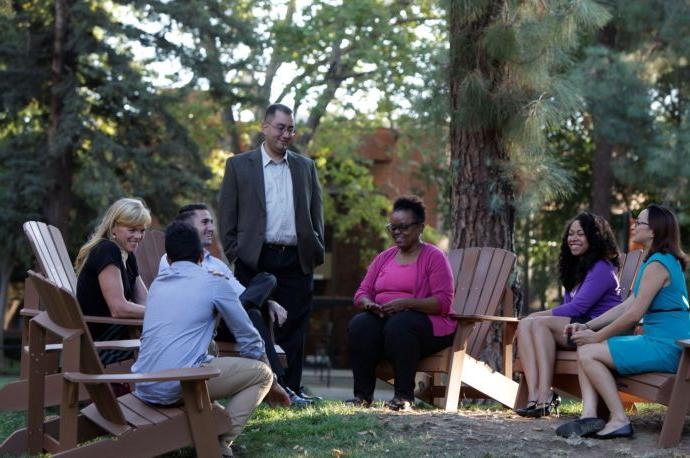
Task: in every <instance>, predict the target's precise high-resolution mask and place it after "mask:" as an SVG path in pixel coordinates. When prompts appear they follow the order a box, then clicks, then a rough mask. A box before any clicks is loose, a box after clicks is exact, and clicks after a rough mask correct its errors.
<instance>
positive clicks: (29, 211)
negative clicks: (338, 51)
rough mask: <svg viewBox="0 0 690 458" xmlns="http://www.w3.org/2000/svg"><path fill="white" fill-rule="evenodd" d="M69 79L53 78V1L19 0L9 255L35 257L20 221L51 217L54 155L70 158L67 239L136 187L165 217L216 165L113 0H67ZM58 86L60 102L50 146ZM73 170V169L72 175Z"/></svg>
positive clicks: (9, 74)
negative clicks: (130, 43) (143, 61)
mask: <svg viewBox="0 0 690 458" xmlns="http://www.w3.org/2000/svg"><path fill="white" fill-rule="evenodd" d="M67 5H68V11H67V12H66V16H67V21H66V29H65V41H64V47H63V51H64V68H63V69H61V70H62V74H63V77H62V82H61V83H60V84H59V85H58V86H56V85H55V84H54V82H53V80H52V77H51V63H52V46H53V38H54V37H53V15H54V4H53V2H48V1H39V2H29V1H18V2H13V4H12V8H13V11H12V12H13V14H12V16H11V17H10V16H4V15H0V37H1V42H2V43H3V44H2V46H0V94H2V96H1V99H0V100H1V103H2V108H3V109H2V111H1V114H0V177H1V178H2V185H0V194H1V198H2V200H3V212H2V229H0V231H2V237H3V239H4V240H5V241H6V243H4V244H3V253H2V254H3V256H10V257H11V258H12V259H13V262H15V263H18V262H20V261H21V260H22V259H23V260H26V259H27V258H28V256H27V244H26V243H25V240H24V237H23V235H22V232H21V223H22V222H24V221H26V220H29V219H44V217H43V216H42V212H43V208H44V205H45V203H46V202H47V201H49V200H50V199H53V198H55V197H54V196H52V195H51V194H50V192H51V189H53V186H54V185H55V183H56V180H62V179H65V178H64V177H58V176H56V175H55V173H54V170H52V168H51V166H50V164H51V163H52V162H51V161H52V160H53V159H56V158H61V159H60V160H62V161H68V163H70V164H71V165H70V166H69V167H70V168H68V169H67V170H68V174H69V175H68V176H67V178H66V179H71V182H72V185H71V189H70V192H71V195H72V206H71V208H70V207H66V208H63V209H62V211H64V212H69V216H70V227H69V230H68V233H67V234H66V236H67V238H68V243H69V244H70V245H71V247H72V248H76V247H77V246H78V245H80V244H81V243H83V241H84V238H85V237H86V235H87V234H88V232H89V231H90V229H91V227H93V224H94V222H95V220H96V219H97V217H98V215H99V214H100V213H102V212H103V210H104V209H105V208H106V207H107V206H108V205H109V204H110V203H112V201H113V200H115V199H116V198H118V197H121V196H123V195H136V196H139V197H142V198H144V199H145V200H146V202H147V203H148V204H149V205H150V206H151V208H152V210H153V211H154V214H156V215H157V216H158V217H159V218H161V220H163V221H165V220H166V219H167V218H169V217H171V216H172V215H173V214H174V212H175V210H176V206H177V205H178V204H179V202H180V201H181V200H186V199H188V198H190V197H191V196H192V195H195V196H199V195H203V194H204V192H205V191H204V190H203V188H202V183H203V179H205V178H206V177H207V176H208V171H207V169H206V167H205V165H204V163H203V159H202V157H201V156H200V155H199V151H198V149H197V147H196V145H195V144H194V143H193V142H192V141H191V140H190V138H189V137H188V136H187V134H186V132H185V129H184V126H182V125H180V123H178V122H177V121H176V120H175V119H174V118H173V117H171V116H170V114H169V113H168V111H167V110H166V108H165V105H166V104H170V103H172V102H171V100H170V95H165V94H161V93H159V92H158V91H157V90H156V89H155V88H154V87H153V86H152V85H151V83H150V82H147V80H146V79H145V78H146V74H145V73H144V72H143V70H142V69H141V68H140V67H139V66H138V65H136V64H135V63H134V62H133V56H132V53H131V51H130V50H129V48H128V47H127V46H124V45H123V43H124V42H126V41H127V39H128V34H129V33H130V29H129V28H128V27H127V26H125V25H123V24H122V23H120V22H118V21H117V20H115V18H114V16H113V15H112V10H113V9H114V8H115V7H116V6H117V4H113V3H112V2H100V1H99V2H67ZM51 94H57V96H58V101H59V102H58V103H59V105H60V106H61V112H60V113H59V120H58V124H57V133H56V142H55V144H54V147H52V148H50V147H49V146H48V136H47V135H48V132H47V129H48V126H49V124H50V119H51V117H50V113H51ZM70 177H71V178H70Z"/></svg>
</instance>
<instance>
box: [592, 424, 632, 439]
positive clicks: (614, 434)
mask: <svg viewBox="0 0 690 458" xmlns="http://www.w3.org/2000/svg"><path fill="white" fill-rule="evenodd" d="M633 434H635V431H633V427H632V423H628V424H627V425H623V426H621V427H620V428H618V429H617V430H615V431H611V432H610V433H607V434H593V435H592V437H594V438H597V439H617V438H619V437H626V438H628V439H632V437H633Z"/></svg>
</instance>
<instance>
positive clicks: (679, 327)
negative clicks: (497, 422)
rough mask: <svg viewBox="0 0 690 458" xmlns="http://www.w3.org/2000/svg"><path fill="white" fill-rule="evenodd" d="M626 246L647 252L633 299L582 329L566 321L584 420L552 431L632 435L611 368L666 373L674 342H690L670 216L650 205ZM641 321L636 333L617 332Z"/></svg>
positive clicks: (675, 355)
mask: <svg viewBox="0 0 690 458" xmlns="http://www.w3.org/2000/svg"><path fill="white" fill-rule="evenodd" d="M632 241H633V242H637V243H641V244H643V245H644V247H645V258H644V259H645V260H644V263H643V264H642V266H641V267H640V271H639V273H638V275H637V279H636V281H635V285H634V287H633V295H632V296H630V297H629V298H628V299H627V300H626V301H625V302H623V303H622V304H620V305H619V306H616V307H614V308H613V309H611V310H610V311H608V312H606V313H604V314H603V315H600V316H599V317H597V318H594V319H592V320H590V321H588V322H587V323H584V324H570V325H568V326H567V327H566V330H565V332H566V333H568V332H572V334H573V337H572V338H573V341H575V343H576V344H577V345H578V349H577V354H578V364H579V370H578V377H579V381H580V388H581V390H582V402H583V409H582V416H581V418H580V419H578V420H575V421H573V422H569V423H566V424H564V425H561V426H560V427H559V428H558V429H557V430H556V432H557V434H559V435H561V436H565V437H567V436H570V435H571V434H573V433H574V434H577V435H582V436H584V435H589V436H591V437H595V438H598V439H612V438H616V437H631V436H632V435H633V428H632V425H631V424H630V420H629V419H628V416H627V415H626V414H625V409H624V408H623V404H622V403H621V400H620V397H619V396H618V389H617V388H616V382H615V380H614V377H613V374H612V373H611V370H615V371H616V372H618V373H619V374H622V375H630V374H638V373H643V372H670V373H675V372H676V370H677V369H678V363H679V360H680V354H681V349H680V347H678V346H677V345H676V341H677V340H680V339H688V338H690V313H689V307H688V292H687V289H686V286H685V278H684V276H683V271H684V270H685V267H686V257H685V254H684V253H683V251H682V250H681V247H680V231H679V227H678V220H677V219H676V216H675V215H674V214H673V213H672V212H671V211H670V210H668V209H667V208H665V207H662V206H659V205H650V206H649V207H648V208H647V209H645V210H643V211H642V212H641V213H640V215H639V217H638V218H637V220H636V221H635V224H634V226H633V229H632ZM640 319H642V320H643V330H644V333H643V334H642V335H622V334H626V333H628V332H629V330H630V329H632V328H633V327H634V326H635V325H636V324H637V323H638V322H639V321H640ZM599 396H601V398H602V399H603V400H604V402H605V403H606V406H607V407H608V408H609V411H610V412H611V416H610V418H609V420H608V422H606V421H604V420H603V419H599V418H597V417H596V409H597V402H598V400H599Z"/></svg>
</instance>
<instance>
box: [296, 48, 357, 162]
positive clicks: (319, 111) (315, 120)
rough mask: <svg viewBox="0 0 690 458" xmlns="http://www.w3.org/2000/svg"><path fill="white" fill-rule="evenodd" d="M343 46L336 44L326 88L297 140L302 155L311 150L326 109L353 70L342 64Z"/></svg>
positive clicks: (326, 79) (325, 77)
mask: <svg viewBox="0 0 690 458" xmlns="http://www.w3.org/2000/svg"><path fill="white" fill-rule="evenodd" d="M340 47H341V44H340V43H334V46H333V55H332V56H331V59H330V63H331V65H330V67H329V68H328V72H326V75H325V76H324V80H325V81H326V88H325V89H324V90H323V92H322V93H321V95H319V98H318V99H317V100H316V105H315V106H314V108H312V110H311V111H310V112H309V118H307V124H306V126H305V127H304V129H302V132H301V134H300V136H299V137H298V138H297V141H296V142H295V145H296V146H297V148H299V149H300V151H301V152H302V154H307V149H308V148H309V143H310V142H311V139H312V138H313V137H314V132H316V129H317V128H318V127H319V124H321V118H323V116H324V115H325V114H326V108H328V104H329V103H331V100H333V98H334V97H335V92H336V91H337V90H338V88H339V87H340V85H341V84H342V82H343V81H344V80H345V79H347V76H346V75H347V74H348V73H349V72H350V70H351V68H350V67H349V66H348V65H344V64H343V63H342V58H341V48H340Z"/></svg>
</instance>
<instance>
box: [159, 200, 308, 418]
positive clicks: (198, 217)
mask: <svg viewBox="0 0 690 458" xmlns="http://www.w3.org/2000/svg"><path fill="white" fill-rule="evenodd" d="M175 221H182V222H185V223H188V224H190V225H191V226H193V227H194V228H195V229H196V230H197V232H198V233H199V237H200V238H201V244H202V246H203V248H204V256H203V260H202V263H201V265H202V266H203V267H205V268H206V269H208V270H209V271H211V272H213V273H217V274H219V275H221V276H222V277H223V278H225V279H226V280H227V281H228V283H229V285H230V287H231V288H232V289H233V291H234V292H235V293H236V295H237V296H239V300H240V302H241V303H242V306H243V307H244V308H245V310H246V311H247V314H248V315H249V319H250V320H251V321H252V323H253V324H254V327H255V328H256V329H257V331H259V335H261V338H262V339H263V341H264V347H265V348H266V356H267V358H268V362H269V364H270V366H271V369H272V370H273V372H274V373H275V374H276V376H277V377H278V381H279V382H281V385H285V384H284V383H283V377H284V375H285V369H284V368H283V366H282V364H281V363H280V359H279V358H278V354H277V353H276V350H275V347H274V342H273V339H272V338H271V332H270V330H269V328H268V326H267V325H266V315H267V314H270V315H272V318H273V320H274V321H275V322H276V323H277V324H278V326H281V325H282V324H283V323H284V322H285V320H286V318H287V311H286V310H285V309H284V308H283V307H281V305H280V304H278V303H277V302H275V301H272V300H269V297H270V295H271V294H272V293H273V291H274V289H275V287H276V279H275V277H274V276H273V275H271V274H268V273H265V272H261V273H258V274H257V275H256V276H255V277H254V278H252V280H251V282H250V283H249V284H248V285H247V288H245V287H244V286H242V284H241V283H240V282H239V281H237V279H236V278H235V276H234V275H233V273H232V271H231V270H230V268H229V267H228V266H227V264H225V263H224V262H223V261H221V260H220V259H218V258H216V257H215V256H213V255H211V253H210V252H209V251H208V248H210V247H211V246H212V244H213V242H214V234H215V225H214V221H213V216H212V215H211V211H210V210H209V208H208V206H207V205H206V204H204V203H194V204H189V205H185V206H184V207H182V208H180V210H179V211H178V213H177V216H176V217H175ZM168 268H169V264H168V260H167V257H166V255H165V254H164V255H163V256H162V257H161V260H160V265H159V267H158V274H159V275H160V274H161V273H163V272H165V271H166V270H167V269H168ZM216 332H217V333H216V336H215V340H218V341H221V342H234V341H235V338H234V336H233V335H232V332H231V331H230V330H229V329H228V327H227V326H226V325H225V323H224V322H222V321H221V323H220V324H219V326H218V329H217V331H216ZM284 388H285V387H284ZM285 389H286V391H287V393H288V395H289V396H290V400H291V402H292V404H294V405H295V406H297V407H304V406H305V405H307V404H309V403H310V402H311V401H307V400H305V399H303V398H301V397H299V396H297V395H295V393H293V392H291V391H290V390H289V388H285Z"/></svg>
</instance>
